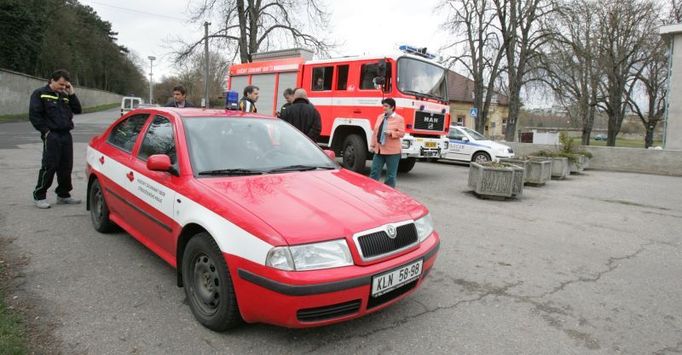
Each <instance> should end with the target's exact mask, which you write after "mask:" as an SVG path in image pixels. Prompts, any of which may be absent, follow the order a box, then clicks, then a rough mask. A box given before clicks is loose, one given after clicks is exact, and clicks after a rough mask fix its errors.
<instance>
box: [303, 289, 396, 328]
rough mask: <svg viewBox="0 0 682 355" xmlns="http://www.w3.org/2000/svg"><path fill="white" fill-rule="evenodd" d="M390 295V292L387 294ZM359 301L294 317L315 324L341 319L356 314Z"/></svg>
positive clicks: (316, 309)
mask: <svg viewBox="0 0 682 355" xmlns="http://www.w3.org/2000/svg"><path fill="white" fill-rule="evenodd" d="M389 293H390V292H389ZM360 303H361V302H360V300H354V301H350V302H345V303H339V304H333V305H331V306H324V307H318V308H306V309H301V310H299V311H298V312H296V317H297V318H298V320H299V321H301V322H315V321H321V320H326V319H332V318H338V317H343V316H346V315H349V314H353V313H357V312H358V311H359V310H360Z"/></svg>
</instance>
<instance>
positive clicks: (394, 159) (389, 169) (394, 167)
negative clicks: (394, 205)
mask: <svg viewBox="0 0 682 355" xmlns="http://www.w3.org/2000/svg"><path fill="white" fill-rule="evenodd" d="M398 163H400V154H390V155H384V154H374V159H372V171H371V172H370V173H369V177H371V178H372V179H374V180H377V181H378V180H379V177H380V176H381V169H383V167H384V164H386V179H385V180H384V184H386V185H388V186H390V187H393V188H395V177H396V175H397V174H398Z"/></svg>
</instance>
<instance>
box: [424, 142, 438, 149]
mask: <svg viewBox="0 0 682 355" xmlns="http://www.w3.org/2000/svg"><path fill="white" fill-rule="evenodd" d="M424 146H425V147H426V148H436V147H438V142H426V143H425V144H424Z"/></svg>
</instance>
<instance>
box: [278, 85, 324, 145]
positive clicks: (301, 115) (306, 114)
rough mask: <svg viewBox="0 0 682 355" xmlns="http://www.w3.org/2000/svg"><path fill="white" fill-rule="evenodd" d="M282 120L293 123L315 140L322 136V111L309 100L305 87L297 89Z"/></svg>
mask: <svg viewBox="0 0 682 355" xmlns="http://www.w3.org/2000/svg"><path fill="white" fill-rule="evenodd" d="M282 120H284V121H287V122H289V123H291V124H292V125H293V126H294V127H296V128H298V130H299V131H301V132H303V133H304V134H305V135H307V136H308V137H310V139H312V140H313V141H317V139H318V138H319V137H320V130H321V129H322V124H321V119H320V113H319V112H318V111H317V109H316V108H315V106H313V104H311V103H310V101H308V93H307V92H306V91H305V90H303V89H296V91H295V92H294V102H293V103H292V104H291V106H289V107H288V108H287V109H286V110H285V111H284V112H283V113H282Z"/></svg>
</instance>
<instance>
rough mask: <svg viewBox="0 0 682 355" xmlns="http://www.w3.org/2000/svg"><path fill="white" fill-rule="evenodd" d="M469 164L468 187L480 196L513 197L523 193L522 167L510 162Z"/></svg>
mask: <svg viewBox="0 0 682 355" xmlns="http://www.w3.org/2000/svg"><path fill="white" fill-rule="evenodd" d="M503 165H505V166H503V167H500V166H495V165H489V164H478V163H475V162H472V163H470V164H469V184H468V185H469V188H470V189H472V190H473V191H474V192H475V193H476V194H477V195H479V196H482V197H515V196H518V195H521V194H522V193H523V172H524V170H523V168H521V167H518V166H516V165H512V164H503Z"/></svg>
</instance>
